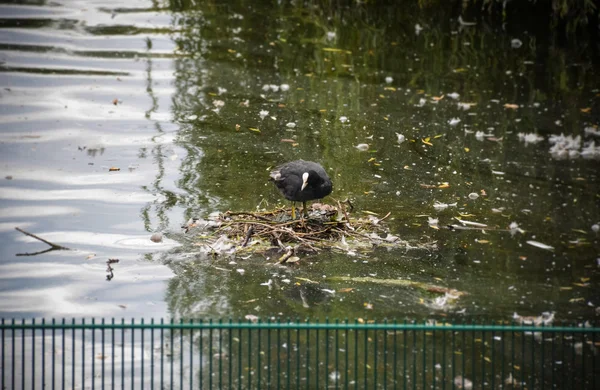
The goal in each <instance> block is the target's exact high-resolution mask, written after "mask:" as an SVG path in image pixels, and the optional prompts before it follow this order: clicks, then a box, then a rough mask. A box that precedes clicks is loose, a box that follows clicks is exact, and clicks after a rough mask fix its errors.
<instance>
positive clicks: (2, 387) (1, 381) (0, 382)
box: [0, 318, 44, 389]
mask: <svg viewBox="0 0 600 390" xmlns="http://www.w3.org/2000/svg"><path fill="white" fill-rule="evenodd" d="M43 324H44V320H43V319H42V325H43ZM43 337H44V332H43V330H42V338H43ZM5 344H6V339H5V337H4V318H2V378H0V389H6V387H5V385H4V373H5V372H6V366H5V365H4V362H5V360H4V345H5ZM42 345H43V344H42ZM43 355H44V354H43V353H42V356H43ZM42 366H43V364H42ZM43 372H44V371H42V388H44V379H43V378H44V377H43V375H44V374H43Z"/></svg>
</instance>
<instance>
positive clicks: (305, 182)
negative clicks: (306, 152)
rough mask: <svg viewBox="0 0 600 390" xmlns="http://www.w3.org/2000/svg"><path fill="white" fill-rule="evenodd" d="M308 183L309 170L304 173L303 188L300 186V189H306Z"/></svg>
mask: <svg viewBox="0 0 600 390" xmlns="http://www.w3.org/2000/svg"><path fill="white" fill-rule="evenodd" d="M307 184H308V172H304V173H303V174H302V188H300V191H304V188H305V187H306V185H307Z"/></svg>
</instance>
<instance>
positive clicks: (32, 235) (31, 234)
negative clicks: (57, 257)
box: [15, 227, 71, 256]
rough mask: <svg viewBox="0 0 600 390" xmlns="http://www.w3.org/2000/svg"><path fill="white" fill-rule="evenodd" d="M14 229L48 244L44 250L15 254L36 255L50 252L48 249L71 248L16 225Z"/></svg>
mask: <svg viewBox="0 0 600 390" xmlns="http://www.w3.org/2000/svg"><path fill="white" fill-rule="evenodd" d="M15 229H16V230H18V231H19V232H21V233H23V234H25V235H26V236H29V237H33V238H35V239H36V240H38V241H41V242H43V243H44V244H48V245H50V248H48V249H46V250H45V251H40V252H35V253H17V256H36V255H41V254H43V253H46V252H50V251H69V250H71V249H70V248H67V247H66V246H62V245H58V244H55V243H53V242H50V241H48V240H44V239H43V238H41V237H39V236H36V235H35V234H33V233H29V232H27V231H25V230H23V229H21V228H18V227H16V228H15Z"/></svg>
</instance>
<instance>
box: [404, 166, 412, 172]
mask: <svg viewBox="0 0 600 390" xmlns="http://www.w3.org/2000/svg"><path fill="white" fill-rule="evenodd" d="M403 168H404V169H406V170H407V171H412V168H411V167H409V166H408V165H405V166H404V167H403Z"/></svg>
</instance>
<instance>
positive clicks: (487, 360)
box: [483, 356, 492, 363]
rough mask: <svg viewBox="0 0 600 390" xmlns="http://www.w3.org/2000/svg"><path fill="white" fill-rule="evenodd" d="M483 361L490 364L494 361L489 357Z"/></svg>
mask: <svg viewBox="0 0 600 390" xmlns="http://www.w3.org/2000/svg"><path fill="white" fill-rule="evenodd" d="M483 360H485V361H486V362H488V363H491V362H492V359H490V358H489V357H487V356H486V357H484V358H483Z"/></svg>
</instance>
